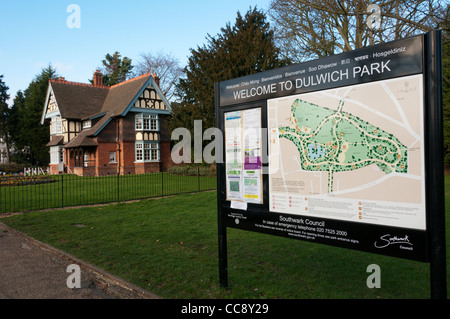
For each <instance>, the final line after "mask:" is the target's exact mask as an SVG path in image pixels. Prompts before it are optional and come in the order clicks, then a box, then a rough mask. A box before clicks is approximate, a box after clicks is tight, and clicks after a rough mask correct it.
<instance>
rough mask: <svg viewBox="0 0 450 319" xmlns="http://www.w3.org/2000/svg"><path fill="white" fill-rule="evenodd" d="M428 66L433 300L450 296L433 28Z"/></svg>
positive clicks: (438, 49)
mask: <svg viewBox="0 0 450 319" xmlns="http://www.w3.org/2000/svg"><path fill="white" fill-rule="evenodd" d="M426 50H427V52H426V53H427V54H426V59H427V60H426V61H425V66H426V67H427V68H428V72H427V79H426V86H427V92H428V96H427V100H428V106H429V107H428V114H427V116H428V119H427V120H428V125H429V127H433V128H434V129H433V130H429V132H428V134H429V135H428V143H427V144H428V150H427V154H428V172H429V176H428V185H427V189H428V196H429V199H430V207H429V211H430V217H429V220H430V224H429V229H430V239H429V254H430V284H431V287H430V289H431V298H432V299H447V280H446V272H447V270H446V251H445V250H446V248H445V205H444V203H445V196H444V167H443V150H442V144H443V125H442V123H443V118H442V87H441V85H440V83H441V82H442V67H441V63H440V61H441V32H440V31H433V32H430V33H429V34H427V37H426Z"/></svg>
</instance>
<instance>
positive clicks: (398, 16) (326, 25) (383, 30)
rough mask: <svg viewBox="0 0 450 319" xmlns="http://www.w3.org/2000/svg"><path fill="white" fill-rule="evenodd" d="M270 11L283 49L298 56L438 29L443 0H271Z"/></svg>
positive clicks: (445, 12)
mask: <svg viewBox="0 0 450 319" xmlns="http://www.w3.org/2000/svg"><path fill="white" fill-rule="evenodd" d="M269 15H270V17H271V19H272V20H273V21H274V22H275V34H276V36H277V41H278V43H279V46H280V47H281V49H282V52H283V54H284V55H285V56H286V57H288V58H291V59H292V60H293V61H296V62H303V61H307V60H310V59H314V58H321V57H324V56H329V55H333V54H336V53H341V52H346V51H351V50H355V49H359V48H362V47H365V46H368V45H371V44H376V43H381V42H386V41H392V40H397V39H402V38H405V37H409V36H412V35H415V34H418V33H422V32H427V31H430V30H432V29H438V28H441V27H442V26H443V24H444V23H445V21H446V18H447V17H448V5H447V4H445V1H434V0H428V1H419V0H342V1H339V0H338V1H336V0H323V1H316V0H272V1H271V4H270V8H269Z"/></svg>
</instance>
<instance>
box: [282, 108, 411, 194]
mask: <svg viewBox="0 0 450 319" xmlns="http://www.w3.org/2000/svg"><path fill="white" fill-rule="evenodd" d="M344 105H345V99H342V100H341V101H340V102H339V106H338V108H337V109H336V110H335V109H330V108H327V107H324V106H319V105H316V104H313V103H310V102H307V101H304V100H302V99H296V100H295V101H294V103H293V104H292V106H291V116H290V125H289V126H283V127H279V138H285V139H288V140H289V141H291V142H292V143H294V144H295V146H296V148H297V149H298V152H299V155H300V164H301V168H302V169H303V170H305V171H322V172H328V193H331V192H333V173H334V172H343V171H352V170H356V169H359V168H362V167H365V166H368V165H371V164H376V165H377V166H378V167H379V168H380V170H382V171H383V172H384V173H385V174H390V173H392V172H396V173H407V171H408V164H407V163H408V161H407V156H408V154H407V147H406V146H405V145H403V144H402V143H401V142H400V141H399V139H398V138H397V137H395V136H394V135H393V134H391V133H389V132H386V131H384V130H382V129H380V128H379V127H377V126H375V125H373V124H370V123H368V122H367V121H364V120H362V119H360V118H358V117H357V116H355V115H353V114H351V113H348V112H344V111H343V108H344Z"/></svg>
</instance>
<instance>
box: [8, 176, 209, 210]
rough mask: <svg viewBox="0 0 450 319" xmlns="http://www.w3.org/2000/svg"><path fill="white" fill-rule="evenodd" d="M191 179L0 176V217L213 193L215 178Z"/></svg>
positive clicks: (187, 177) (172, 177)
mask: <svg viewBox="0 0 450 319" xmlns="http://www.w3.org/2000/svg"><path fill="white" fill-rule="evenodd" d="M195 171H196V172H195ZM195 171H194V173H191V175H178V174H169V173H164V172H161V173H149V174H138V175H134V174H133V175H132V174H130V175H119V174H117V175H109V176H99V177H96V176H95V177H94V176H92V177H88V176H85V177H82V176H77V175H67V174H64V175H38V176H26V177H24V176H17V175H16V176H0V214H5V213H12V212H25V211H33V210H43V209H50V208H64V207H72V206H83V205H94V204H106V203H114V202H123V201H130V200H137V199H146V198H152V197H162V196H168V195H177V194H183V193H193V192H201V191H206V190H214V189H216V187H217V183H216V177H215V176H211V175H210V172H209V170H207V169H202V168H198V169H196V170H195Z"/></svg>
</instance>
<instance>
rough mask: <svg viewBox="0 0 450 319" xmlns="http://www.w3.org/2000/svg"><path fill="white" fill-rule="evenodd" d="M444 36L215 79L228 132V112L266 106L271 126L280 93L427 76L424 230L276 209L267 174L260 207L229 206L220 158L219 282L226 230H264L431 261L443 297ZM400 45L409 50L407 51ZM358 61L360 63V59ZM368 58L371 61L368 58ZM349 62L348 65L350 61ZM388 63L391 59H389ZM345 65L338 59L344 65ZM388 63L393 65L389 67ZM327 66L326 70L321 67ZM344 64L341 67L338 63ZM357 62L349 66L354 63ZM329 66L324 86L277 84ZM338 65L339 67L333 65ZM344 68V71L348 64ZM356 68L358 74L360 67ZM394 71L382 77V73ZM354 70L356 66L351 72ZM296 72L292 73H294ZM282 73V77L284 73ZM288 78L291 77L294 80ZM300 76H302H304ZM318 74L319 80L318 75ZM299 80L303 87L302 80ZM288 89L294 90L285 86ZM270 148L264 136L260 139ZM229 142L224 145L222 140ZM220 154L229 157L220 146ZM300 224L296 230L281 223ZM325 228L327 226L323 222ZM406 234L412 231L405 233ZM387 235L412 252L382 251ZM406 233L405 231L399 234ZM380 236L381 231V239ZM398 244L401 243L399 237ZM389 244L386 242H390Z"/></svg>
mask: <svg viewBox="0 0 450 319" xmlns="http://www.w3.org/2000/svg"><path fill="white" fill-rule="evenodd" d="M440 39H441V33H440V31H432V32H429V33H427V34H423V35H419V36H415V37H411V38H408V39H403V40H397V41H393V42H389V43H384V44H380V45H375V46H371V47H367V48H363V49H359V50H355V51H352V52H347V53H343V54H339V55H335V56H331V57H327V58H323V59H319V60H314V61H310V62H306V63H302V64H297V65H293V66H288V67H284V68H280V69H276V70H271V71H266V72H262V73H259V74H254V75H251V76H247V77H243V78H238V79H232V80H229V81H224V82H220V83H216V85H215V110H216V127H217V128H219V129H220V130H221V131H222V132H225V127H224V114H225V113H226V112H231V111H237V110H245V109H250V108H261V124H262V128H267V100H268V99H271V98H275V97H281V96H289V95H294V94H299V93H306V92H313V91H319V90H325V89H328V88H336V87H342V86H348V85H353V84H360V83H368V82H374V81H378V80H382V79H390V78H395V77H402V76H405V75H411V74H419V73H421V74H423V79H424V122H425V123H424V129H425V136H424V138H425V150H426V152H425V153H426V156H425V159H424V161H425V185H426V187H425V188H426V194H425V197H426V229H425V230H417V229H409V228H401V227H400V228H399V227H391V226H386V225H374V224H361V223H354V222H349V221H339V220H333V219H326V218H313V217H308V218H307V220H306V218H302V217H299V216H296V215H292V214H284V213H278V212H276V213H274V212H271V211H270V207H269V200H267V199H268V198H269V180H268V175H267V174H264V175H263V178H262V184H263V198H264V199H265V200H264V201H263V204H260V205H258V204H251V203H249V204H248V207H247V210H246V211H241V210H236V209H233V208H231V207H230V206H231V205H230V201H227V200H226V190H227V188H226V175H225V173H226V172H225V164H224V163H217V202H218V237H219V238H218V239H219V279H220V284H221V286H222V287H227V286H228V269H227V238H226V228H227V227H231V228H237V229H242V230H248V231H255V232H261V233H266V234H272V235H276V236H284V237H289V238H294V239H300V240H306V241H311V242H316V243H322V244H328V245H332V246H339V247H344V248H350V249H355V250H360V251H366V252H370V253H377V254H382V255H388V256H393V257H398V258H403V259H410V260H416V261H421V262H429V263H430V270H431V278H430V279H431V297H432V298H446V294H447V292H446V258H445V223H444V221H445V209H444V191H443V190H444V180H443V179H444V168H443V147H442V145H443V125H442V123H443V121H442V63H441V42H440V41H441V40H440ZM402 48H404V49H405V50H404V51H402ZM375 54H379V55H381V56H382V57H384V58H385V57H386V56H389V58H390V59H389V62H384V63H385V64H384V65H383V64H382V63H383V62H382V61H381V62H380V63H379V65H375V66H374V67H373V69H374V70H372V71H374V72H373V74H371V76H370V77H363V76H361V77H359V78H358V76H359V75H360V74H358V73H356V74H355V73H354V72H356V71H358V70H359V69H358V68H361V66H362V65H364V63H367V61H365V60H367V56H370V55H372V56H375V57H376V55H375ZM355 57H363V58H362V59H361V58H360V60H361V62H358V61H356V60H355ZM369 60H370V59H369ZM346 61H350V62H349V63H345V62H346ZM385 61H387V60H385ZM339 62H341V63H339ZM387 63H389V64H387ZM320 66H322V67H320ZM339 66H340V67H339ZM350 66H352V67H353V68H352V69H349V67H350ZM329 67H330V68H331V70H332V72H334V73H328V76H327V77H326V78H322V80H323V81H322V83H317V81H316V83H314V78H312V77H310V78H309V80H308V81H309V85H308V86H306V85H305V84H306V80H307V77H304V78H303V79H304V82H299V81H301V80H296V81H297V83H296V84H295V85H291V86H285V87H284V90H283V91H282V92H280V89H281V88H282V86H281V85H277V83H278V84H279V83H280V82H283V81H284V82H285V83H286V81H291V84H293V83H294V82H293V81H294V79H299V77H298V76H299V75H300V76H301V75H302V74H306V73H305V71H304V70H307V69H309V68H312V70H313V69H314V68H323V69H324V70H325V69H327V68H329ZM336 67H337V68H336ZM346 67H347V68H346ZM355 68H356V71H355ZM388 69H389V71H392V70H394V72H392V73H390V74H389V75H384V74H383V73H384V72H383V71H384V70H388ZM350 70H351V71H350ZM291 75H294V76H295V77H292V76H291ZM280 76H281V77H280ZM290 76H291V77H290ZM300 79H301V77H300ZM316 79H319V78H316ZM299 84H300V85H299ZM288 88H290V89H289V90H288ZM263 143H265V144H266V145H265V147H267V143H268V142H267V139H266V140H265V141H263ZM223 145H224V147H225V143H223ZM222 154H225V150H223V152H222ZM265 154H267V153H266V152H263V154H262V155H263V168H266V169H267V165H268V164H267V163H268V160H267V158H265V157H264V155H265ZM281 224H283V225H286V224H287V225H295V226H292V227H295V229H296V231H293V230H292V228H286V227H283V226H279V225H281ZM309 225H315V226H321V225H326V227H327V229H331V230H339V231H345V232H346V233H347V236H346V240H343V238H342V237H341V238H340V239H339V240H337V239H336V237H334V239H332V236H331V235H330V234H323V233H322V234H320V233H318V232H317V229H319V228H318V227H315V228H314V229H315V230H314V232H312V231H308V230H309V229H311V227H309ZM321 228H324V227H321ZM405 231H407V232H405ZM383 234H398V235H399V237H400V238H401V236H402V235H404V236H407V240H408V241H409V242H414V250H412V251H411V250H407V249H398V247H396V246H398V245H386V247H385V248H384V249H383V250H380V249H378V247H375V246H376V243H375V245H374V241H373V239H374V238H378V244H379V246H382V245H383V243H388V241H389V240H388V239H387V238H385V237H383ZM401 234H402V235H401ZM380 235H381V236H380ZM400 241H401V240H400ZM388 246H389V247H388Z"/></svg>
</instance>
